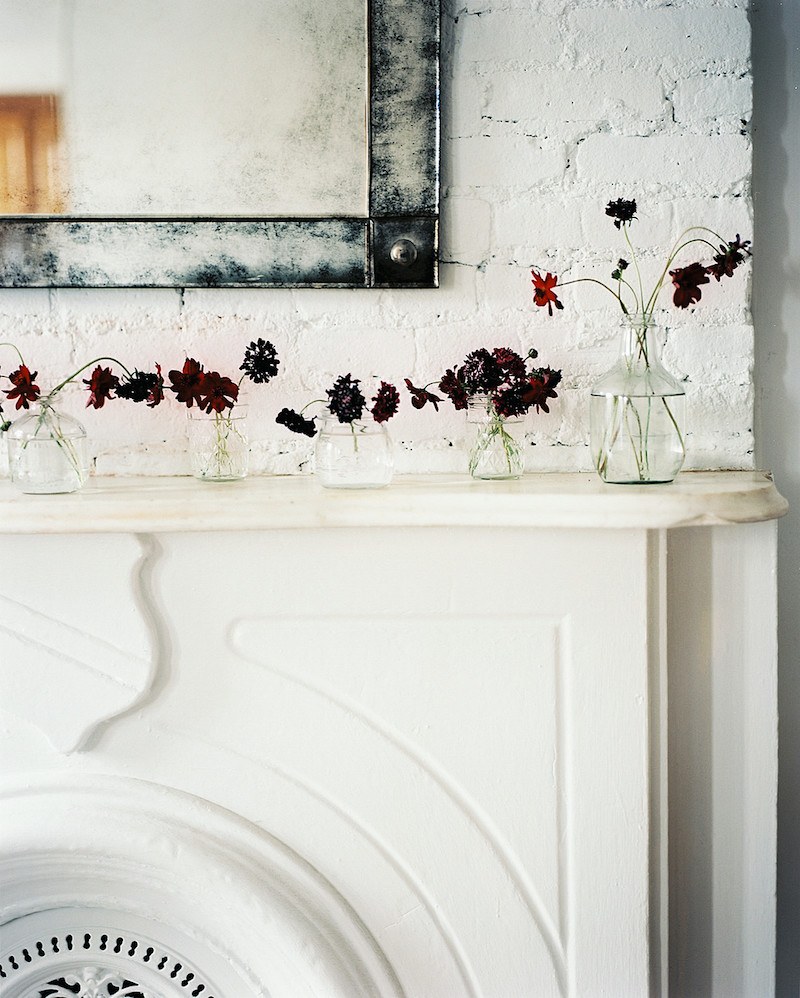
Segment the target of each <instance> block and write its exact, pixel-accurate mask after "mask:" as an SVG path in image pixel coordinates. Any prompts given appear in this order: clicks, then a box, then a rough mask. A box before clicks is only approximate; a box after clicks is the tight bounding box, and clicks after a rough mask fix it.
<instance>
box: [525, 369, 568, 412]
mask: <svg viewBox="0 0 800 998" xmlns="http://www.w3.org/2000/svg"><path fill="white" fill-rule="evenodd" d="M560 381H561V371H554V370H552V368H549V367H542V368H539V370H538V371H532V372H531V373H530V375H529V376H528V380H527V384H526V386H525V389H524V390H523V392H522V398H523V400H524V401H525V403H526V405H527V406H528V407H532V406H536V411H537V412H540V411H544V412H550V409H549V408H548V406H547V400H548V399H554V398H558V392H557V391H556V388H557V386H558V384H559V383H560Z"/></svg>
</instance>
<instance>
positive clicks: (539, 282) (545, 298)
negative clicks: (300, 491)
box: [531, 270, 564, 315]
mask: <svg viewBox="0 0 800 998" xmlns="http://www.w3.org/2000/svg"><path fill="white" fill-rule="evenodd" d="M531 277H532V278H533V302H534V304H535V305H538V306H539V307H540V308H543V307H544V306H545V305H546V306H547V314H548V315H552V314H553V305H555V307H556V308H563V307H564V306H563V305H562V304H561V302H560V301H559V300H558V296H557V295H556V293H555V291H553V288H554V287H555V286H556V284H557V283H558V277H557V275H556V274H551V273H550V271H549V270H548V272H547V274H546V276H544V277H542V275H541V274H540V273H539V272H538V270H532V271H531Z"/></svg>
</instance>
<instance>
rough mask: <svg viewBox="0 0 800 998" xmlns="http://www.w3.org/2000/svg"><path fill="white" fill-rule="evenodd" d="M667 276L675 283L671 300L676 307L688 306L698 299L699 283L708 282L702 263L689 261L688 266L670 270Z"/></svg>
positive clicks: (699, 292) (699, 293) (699, 294)
mask: <svg viewBox="0 0 800 998" xmlns="http://www.w3.org/2000/svg"><path fill="white" fill-rule="evenodd" d="M669 276H670V277H671V278H672V283H673V284H674V285H675V293H674V294H673V296H672V301H673V303H674V304H675V305H677V306H678V308H688V307H689V306H690V305H692V304H693V303H694V302H698V301H700V296H701V291H700V285H701V284H708V273H707V272H706V268H705V267H704V266H703V265H702V263H690V264H689V266H688V267H678V269H677V270H671V271H670V272H669Z"/></svg>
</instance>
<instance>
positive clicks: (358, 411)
mask: <svg viewBox="0 0 800 998" xmlns="http://www.w3.org/2000/svg"><path fill="white" fill-rule="evenodd" d="M360 384H361V382H360V381H359V379H358V378H352V377H351V376H350V375H349V374H340V375H339V377H338V378H337V379H336V381H334V383H333V385H332V386H331V387H330V388H326V389H325V394H326V395H327V396H328V409H329V410H330V411H331V413H332V414H333V415H334V416H335V417H336V418H337V419H338V420H339V422H340V423H352V422H354V421H355V420H357V419H361V417H362V416H363V414H364V409H365V408H366V405H367V400H366V399H365V398H364V395H363V393H362V391H361V389H360V388H359V387H358V386H359V385H360Z"/></svg>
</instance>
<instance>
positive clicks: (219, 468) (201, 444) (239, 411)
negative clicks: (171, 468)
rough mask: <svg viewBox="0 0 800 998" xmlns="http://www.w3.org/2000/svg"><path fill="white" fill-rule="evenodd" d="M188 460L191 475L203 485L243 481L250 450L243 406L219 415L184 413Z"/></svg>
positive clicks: (245, 406)
mask: <svg viewBox="0 0 800 998" xmlns="http://www.w3.org/2000/svg"><path fill="white" fill-rule="evenodd" d="M187 415H188V417H189V418H188V433H189V459H190V461H191V466H192V474H193V475H194V477H195V478H199V479H201V480H203V481H206V482H235V481H238V480H239V479H241V478H246V477H247V470H248V465H249V459H250V447H249V443H248V439H247V405H246V404H243V403H236V405H234V407H233V408H232V409H225V410H223V411H222V412H203V411H202V410H201V409H194V408H192V409H188V410H187Z"/></svg>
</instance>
